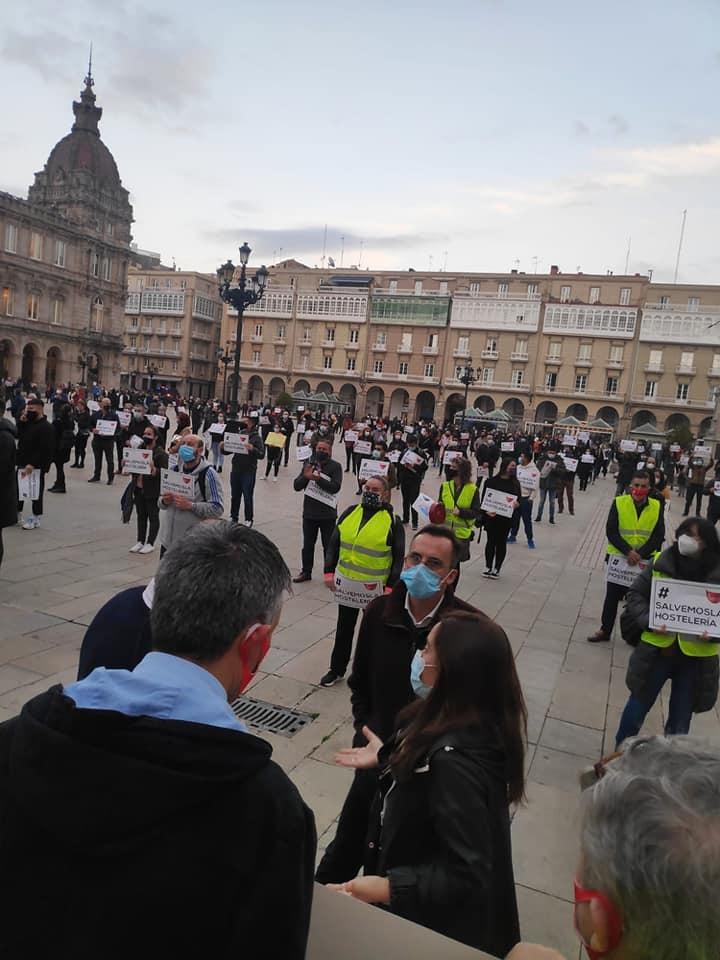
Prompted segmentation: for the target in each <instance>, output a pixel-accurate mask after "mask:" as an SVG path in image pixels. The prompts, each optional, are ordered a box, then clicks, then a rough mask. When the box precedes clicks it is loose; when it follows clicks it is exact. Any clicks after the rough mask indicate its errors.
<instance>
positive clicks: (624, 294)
mask: <svg viewBox="0 0 720 960" xmlns="http://www.w3.org/2000/svg"><path fill="white" fill-rule="evenodd" d="M631 292H632V291H631V290H630V287H620V306H621V307H629V306H630V294H631Z"/></svg>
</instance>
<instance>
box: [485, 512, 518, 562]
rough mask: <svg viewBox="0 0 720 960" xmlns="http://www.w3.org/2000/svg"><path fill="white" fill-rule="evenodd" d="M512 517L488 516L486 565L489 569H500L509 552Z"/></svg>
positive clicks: (486, 526)
mask: <svg viewBox="0 0 720 960" xmlns="http://www.w3.org/2000/svg"><path fill="white" fill-rule="evenodd" d="M511 524H512V517H486V518H485V533H486V535H487V542H486V543H485V566H486V567H487V568H488V570H499V569H500V568H501V567H502V565H503V560H504V559H505V554H506V553H507V537H508V533H509V532H510V525H511Z"/></svg>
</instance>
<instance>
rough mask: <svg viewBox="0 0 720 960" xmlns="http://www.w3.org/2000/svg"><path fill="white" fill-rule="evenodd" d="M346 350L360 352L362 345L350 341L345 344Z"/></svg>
mask: <svg viewBox="0 0 720 960" xmlns="http://www.w3.org/2000/svg"><path fill="white" fill-rule="evenodd" d="M345 349H346V350H359V349H360V344H359V343H358V342H357V340H348V341H347V343H346V344H345Z"/></svg>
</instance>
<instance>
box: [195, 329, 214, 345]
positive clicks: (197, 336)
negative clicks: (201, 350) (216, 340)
mask: <svg viewBox="0 0 720 960" xmlns="http://www.w3.org/2000/svg"><path fill="white" fill-rule="evenodd" d="M190 336H191V337H192V338H193V340H207V342H208V343H210V342H212V340H213V335H212V334H211V333H204V332H200V331H198V330H193V331H192V333H191V334H190Z"/></svg>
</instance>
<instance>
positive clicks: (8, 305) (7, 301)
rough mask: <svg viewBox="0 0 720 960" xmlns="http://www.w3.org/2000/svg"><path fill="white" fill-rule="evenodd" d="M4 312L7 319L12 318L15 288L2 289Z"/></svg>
mask: <svg viewBox="0 0 720 960" xmlns="http://www.w3.org/2000/svg"><path fill="white" fill-rule="evenodd" d="M0 302H1V303H2V312H3V314H4V315H5V316H6V317H11V316H12V315H13V288H12V287H3V288H2V300H1V301H0Z"/></svg>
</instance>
